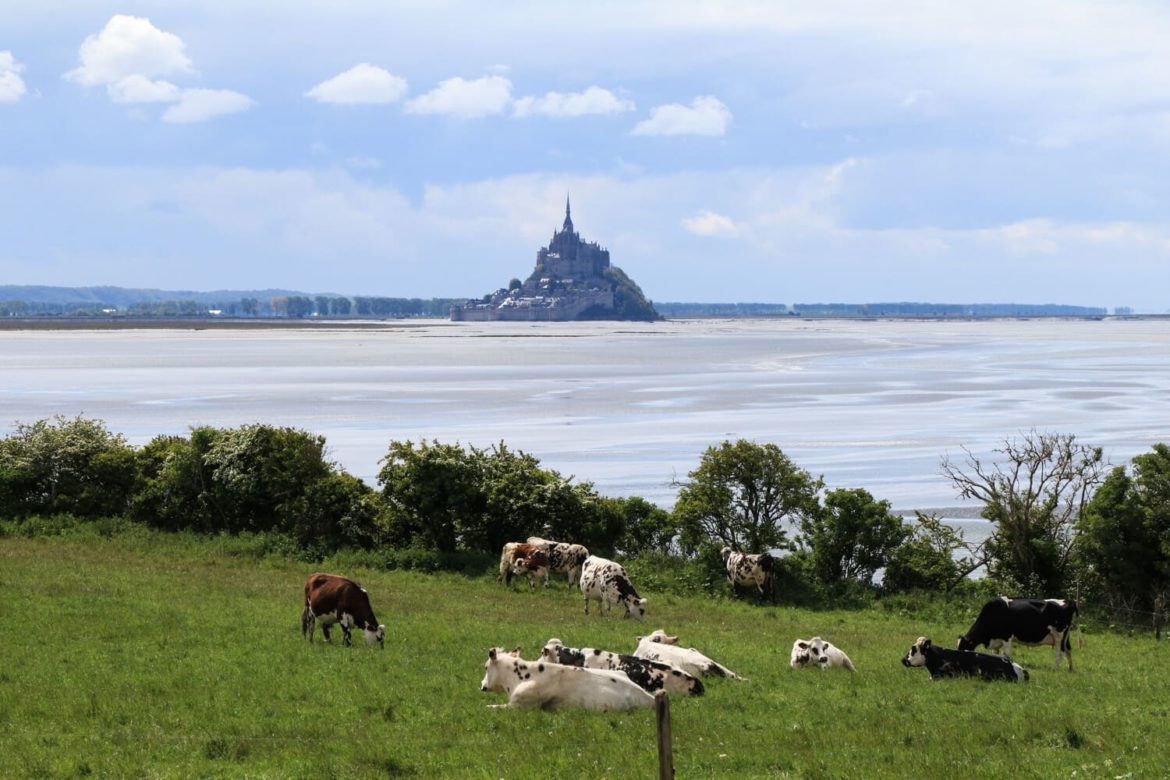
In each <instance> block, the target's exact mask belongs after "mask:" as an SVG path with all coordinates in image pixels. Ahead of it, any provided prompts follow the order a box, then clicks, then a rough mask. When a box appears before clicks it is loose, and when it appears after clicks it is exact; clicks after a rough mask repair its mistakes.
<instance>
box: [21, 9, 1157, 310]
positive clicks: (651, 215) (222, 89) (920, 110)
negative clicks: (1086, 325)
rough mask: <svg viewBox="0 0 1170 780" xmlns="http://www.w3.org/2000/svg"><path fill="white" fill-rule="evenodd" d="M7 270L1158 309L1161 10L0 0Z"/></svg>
mask: <svg viewBox="0 0 1170 780" xmlns="http://www.w3.org/2000/svg"><path fill="white" fill-rule="evenodd" d="M0 19H3V20H4V23H3V25H0V139H2V140H0V236H3V240H2V241H0V283H7V284H54V285H68V286H81V285H104V284H111V285H120V286H128V287H158V288H165V289H189V290H191V289H193V290H214V289H224V288H232V289H240V288H261V287H284V288H291V289H298V290H303V291H306V292H336V293H343V294H349V295H389V296H421V297H431V296H462V295H467V296H478V295H480V294H482V293H484V292H487V291H489V290H492V289H495V288H496V287H499V286H501V285H504V284H506V283H507V281H508V279H510V278H512V277H513V276H521V277H523V276H526V275H527V274H528V272H529V271H530V270H531V268H532V265H533V262H534V259H535V254H536V251H537V249H538V248H539V247H540V246H541V245H543V244H545V243H547V241H548V239H549V237H550V236H551V234H552V232H553V230H554V229H555V228H556V227H557V226H559V224H560V222H561V220H562V219H563V209H564V199H565V194H566V192H568V193H571V196H572V201H573V217H574V222H575V223H576V226H577V228H578V230H579V231H580V232H581V233H582V235H583V236H584V237H585V238H586V239H589V240H596V241H598V242H600V243H601V244H602V245H603V246H606V247H608V248H609V249H610V251H611V257H612V261H613V263H614V264H615V265H618V266H620V267H622V268H623V269H625V270H626V271H627V272H628V273H629V274H630V275H631V276H632V277H633V278H634V279H635V280H636V281H637V282H639V284H640V285H641V286H642V288H643V290H644V291H645V292H646V293H647V295H649V296H650V297H651V298H653V299H655V300H660V301H667V300H674V301H678V300H700V301H766V302H775V303H797V302H801V303H811V302H828V301H845V302H863V301H891V300H898V301H900V300H913V301H938V302H949V303H974V302H1008V301H1015V302H1026V303H1067V304H1082V305H1092V306H1107V307H1116V306H1130V307H1133V308H1135V309H1137V310H1139V311H1147V312H1165V311H1168V310H1170V207H1168V204H1170V155H1168V154H1167V152H1168V151H1170V5H1166V4H1163V3H1153V2H1151V3H1143V2H1127V1H1126V0H1121V1H1117V0H1113V1H1110V2H1082V1H1080V0H1035V1H1034V2H1025V3H1020V2H1018V1H1016V2H997V1H996V0H990V1H987V0H984V1H982V2H953V3H952V2H947V3H938V2H934V1H933V0H930V1H927V0H923V1H922V2H905V1H903V0H892V1H891V2H886V3H873V2H861V1H853V0H850V1H846V0H824V1H822V2H818V3H815V4H814V3H808V2H791V3H786V2H764V3H752V2H740V3H734V4H729V3H726V2H710V3H708V2H628V0H627V1H624V2H605V1H602V2H590V3H581V2H556V1H555V0H554V1H552V2H533V3H482V2H454V1H451V2H444V1H443V0H418V1H417V2H416V1H408V2H373V1H372V0H371V1H370V2H357V1H350V2H346V1H345V0H342V1H341V2H328V3H324V2H319V1H317V0H314V1H313V2H308V1H307V0H281V1H280V2H277V1H276V0H268V1H266V2H221V1H216V0H200V1H199V2H194V1H188V0H169V1H168V2H121V3H110V2H102V1H99V0H68V1H62V0H38V1H37V2H11V1H10V0H0Z"/></svg>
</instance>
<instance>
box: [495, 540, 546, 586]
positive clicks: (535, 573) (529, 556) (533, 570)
mask: <svg viewBox="0 0 1170 780" xmlns="http://www.w3.org/2000/svg"><path fill="white" fill-rule="evenodd" d="M548 569H549V560H548V553H546V552H545V550H544V547H543V546H540V545H535V544H528V543H527V542H508V543H507V544H505V545H504V547H503V549H502V550H501V551H500V574H499V576H497V577H496V579H497V580H499V579H502V580H503V581H504V584H505V585H510V584H511V583H512V577H513V576H514V575H527V576H528V589H529V590H536V580H537V579H540V578H543V579H544V584H545V587H548Z"/></svg>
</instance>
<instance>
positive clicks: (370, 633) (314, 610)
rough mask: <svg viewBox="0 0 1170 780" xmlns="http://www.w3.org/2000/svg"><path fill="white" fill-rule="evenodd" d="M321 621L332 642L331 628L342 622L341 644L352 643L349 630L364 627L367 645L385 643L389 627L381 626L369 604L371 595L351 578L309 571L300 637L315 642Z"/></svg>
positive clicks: (322, 629) (326, 639)
mask: <svg viewBox="0 0 1170 780" xmlns="http://www.w3.org/2000/svg"><path fill="white" fill-rule="evenodd" d="M318 620H320V621H321V633H322V634H324V635H325V641H326V642H329V641H331V640H330V637H329V629H330V627H331V626H332V625H333V624H334V623H340V624H341V631H342V633H343V634H344V635H345V638H344V639H343V640H342V644H343V645H345V646H346V647H349V645H350V629H351V628H354V627H355V626H356V627H357V628H360V629H362V631H364V632H365V635H366V644H370V645H372V644H374V643H375V642H377V643H378V646H379V647H381V648H385V646H386V626H383V625H379V624H378V619H377V618H376V617H374V610H373V609H371V607H370V594H368V593H366V591H365V589H364V588H362V586H360V585H358V584H357V583H356V582H354V581H353V580H351V579H349V578H348V577H340V576H338V575H336V574H321V573H317V574H310V575H309V578H308V579H307V580H305V610H304V612H302V613H301V636H308V637H309V641H310V642H312V641H313V631H314V629H315V628H316V622H317V621H318Z"/></svg>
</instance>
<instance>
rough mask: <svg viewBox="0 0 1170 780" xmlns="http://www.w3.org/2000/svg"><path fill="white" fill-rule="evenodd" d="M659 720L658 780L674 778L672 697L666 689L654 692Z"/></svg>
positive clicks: (655, 712) (655, 709) (671, 779)
mask: <svg viewBox="0 0 1170 780" xmlns="http://www.w3.org/2000/svg"><path fill="white" fill-rule="evenodd" d="M654 714H655V716H656V720H657V722H658V780H674V751H673V749H672V748H671V744H670V697H668V696H667V695H666V691H659V692H658V693H656V694H654Z"/></svg>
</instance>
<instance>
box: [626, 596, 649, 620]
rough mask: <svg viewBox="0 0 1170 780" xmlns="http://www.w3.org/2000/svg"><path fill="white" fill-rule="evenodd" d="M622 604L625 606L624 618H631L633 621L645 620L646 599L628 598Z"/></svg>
mask: <svg viewBox="0 0 1170 780" xmlns="http://www.w3.org/2000/svg"><path fill="white" fill-rule="evenodd" d="M622 603H624V604H625V605H626V617H628V618H631V617H632V618H633V619H634V620H645V619H646V599H640V598H638V597H637V596H628V597H627V598H626V600H625V601H624V602H622Z"/></svg>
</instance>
